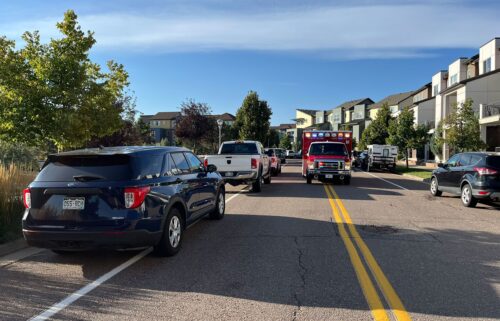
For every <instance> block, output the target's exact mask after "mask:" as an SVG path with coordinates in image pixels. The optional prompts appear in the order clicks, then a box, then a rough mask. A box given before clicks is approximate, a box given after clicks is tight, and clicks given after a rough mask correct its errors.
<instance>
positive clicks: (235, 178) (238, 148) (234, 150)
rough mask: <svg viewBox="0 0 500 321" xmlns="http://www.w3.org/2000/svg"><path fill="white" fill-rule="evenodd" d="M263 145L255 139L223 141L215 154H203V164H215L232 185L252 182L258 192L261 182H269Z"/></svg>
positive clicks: (267, 159) (267, 163) (269, 174)
mask: <svg viewBox="0 0 500 321" xmlns="http://www.w3.org/2000/svg"><path fill="white" fill-rule="evenodd" d="M269 162H270V161H269V156H267V155H266V154H265V152H264V147H262V144H261V143H260V142H257V141H251V140H244V141H243V140H237V141H227V142H223V143H222V145H221V146H220V149H219V153H218V154H217V155H208V156H205V166H208V165H215V166H216V167H217V171H218V172H219V173H220V174H221V176H222V177H223V178H224V180H225V181H226V183H229V184H231V185H233V186H236V185H241V184H252V191H253V192H260V191H261V188H262V182H264V183H265V184H270V183H271V170H270V169H271V166H270V163H269Z"/></svg>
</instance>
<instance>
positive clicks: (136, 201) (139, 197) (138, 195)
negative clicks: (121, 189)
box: [124, 186, 151, 208]
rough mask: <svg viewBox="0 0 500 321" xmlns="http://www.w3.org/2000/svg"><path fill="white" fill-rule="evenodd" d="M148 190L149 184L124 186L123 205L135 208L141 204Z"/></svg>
mask: <svg viewBox="0 0 500 321" xmlns="http://www.w3.org/2000/svg"><path fill="white" fill-rule="evenodd" d="M150 190H151V188H150V187H149V186H143V187H127V188H125V193H124V196H125V207H126V208H137V207H139V206H141V205H142V203H143V202H144V200H145V199H146V195H148V193H149V191H150Z"/></svg>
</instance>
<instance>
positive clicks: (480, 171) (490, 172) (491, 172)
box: [474, 167, 498, 175]
mask: <svg viewBox="0 0 500 321" xmlns="http://www.w3.org/2000/svg"><path fill="white" fill-rule="evenodd" d="M474 170H475V171H476V172H477V173H478V174H479V175H496V174H498V171H496V170H494V169H491V168H487V167H474Z"/></svg>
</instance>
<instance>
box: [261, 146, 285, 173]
mask: <svg viewBox="0 0 500 321" xmlns="http://www.w3.org/2000/svg"><path fill="white" fill-rule="evenodd" d="M265 152H266V154H267V156H269V162H270V164H269V165H270V166H271V174H272V175H273V176H277V175H278V174H279V173H281V158H280V155H279V153H278V151H277V149H276V148H266V149H265Z"/></svg>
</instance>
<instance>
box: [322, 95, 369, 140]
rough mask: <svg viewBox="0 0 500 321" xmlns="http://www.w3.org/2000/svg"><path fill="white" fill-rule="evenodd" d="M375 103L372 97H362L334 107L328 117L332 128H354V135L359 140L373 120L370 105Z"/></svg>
mask: <svg viewBox="0 0 500 321" xmlns="http://www.w3.org/2000/svg"><path fill="white" fill-rule="evenodd" d="M373 103H374V101H373V100H371V99H370V98H360V99H355V100H350V101H346V102H344V103H342V104H340V105H338V106H337V107H335V108H333V109H332V110H331V112H330V113H329V117H328V121H329V122H330V124H331V127H332V129H333V130H341V129H342V130H352V137H353V138H354V139H356V141H357V142H359V140H360V139H361V134H362V133H363V131H364V130H365V128H366V126H368V124H369V123H370V121H371V120H370V113H369V106H370V105H371V104H373Z"/></svg>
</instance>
